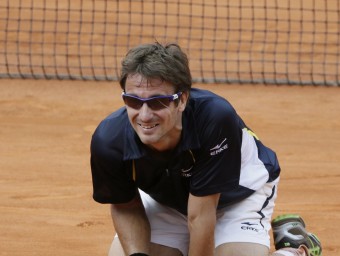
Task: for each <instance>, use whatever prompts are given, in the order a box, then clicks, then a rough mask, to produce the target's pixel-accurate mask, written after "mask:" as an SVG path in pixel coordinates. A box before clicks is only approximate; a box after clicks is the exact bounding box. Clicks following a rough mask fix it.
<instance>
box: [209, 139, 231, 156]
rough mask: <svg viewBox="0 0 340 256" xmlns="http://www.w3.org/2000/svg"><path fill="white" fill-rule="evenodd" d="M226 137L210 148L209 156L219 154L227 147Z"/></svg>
mask: <svg viewBox="0 0 340 256" xmlns="http://www.w3.org/2000/svg"><path fill="white" fill-rule="evenodd" d="M226 141H227V138H224V140H223V141H222V142H221V143H220V144H217V145H216V146H215V147H213V148H211V149H210V155H211V156H215V155H218V154H220V153H221V152H222V151H223V150H225V149H227V148H228V144H227V142H226Z"/></svg>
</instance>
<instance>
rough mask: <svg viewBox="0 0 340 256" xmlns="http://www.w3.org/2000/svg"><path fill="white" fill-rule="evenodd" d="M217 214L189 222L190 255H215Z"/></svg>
mask: <svg viewBox="0 0 340 256" xmlns="http://www.w3.org/2000/svg"><path fill="white" fill-rule="evenodd" d="M215 224H216V218H215V216H212V217H211V216H209V217H208V218H204V219H202V218H199V217H198V218H196V219H194V220H191V221H190V222H189V231H190V245H189V256H201V255H202V256H203V255H204V256H213V255H214V250H215V239H214V233H215Z"/></svg>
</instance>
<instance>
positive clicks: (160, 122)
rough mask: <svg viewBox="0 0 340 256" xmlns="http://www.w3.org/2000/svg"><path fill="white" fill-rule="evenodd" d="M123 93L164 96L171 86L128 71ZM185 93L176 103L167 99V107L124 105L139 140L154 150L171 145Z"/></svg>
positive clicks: (177, 130) (178, 130)
mask: <svg viewBox="0 0 340 256" xmlns="http://www.w3.org/2000/svg"><path fill="white" fill-rule="evenodd" d="M125 93H126V94H130V95H134V96H137V97H140V98H150V97H154V96H161V95H163V96H168V95H173V94H175V93H177V92H175V88H174V86H173V85H172V84H171V83H169V82H165V81H162V80H160V79H148V80H147V79H145V78H144V77H143V76H141V75H139V74H135V75H129V76H128V77H127V79H126V83H125ZM186 101H187V94H183V95H181V96H180V100H179V102H178V105H177V104H175V102H171V103H170V105H169V106H168V107H164V108H162V109H159V110H152V109H151V108H150V107H149V106H148V105H147V104H146V103H144V104H143V105H142V107H141V108H140V109H134V108H131V107H129V106H126V109H127V113H128V116H129V120H130V123H131V125H132V127H133V128H134V130H135V131H136V133H137V135H138V136H139V138H140V140H141V141H142V142H143V143H144V144H145V145H147V146H149V147H150V148H153V149H155V150H158V151H165V150H171V149H173V148H174V147H175V146H176V145H177V143H178V142H179V139H180V136H181V130H182V113H183V111H184V109H185V104H186Z"/></svg>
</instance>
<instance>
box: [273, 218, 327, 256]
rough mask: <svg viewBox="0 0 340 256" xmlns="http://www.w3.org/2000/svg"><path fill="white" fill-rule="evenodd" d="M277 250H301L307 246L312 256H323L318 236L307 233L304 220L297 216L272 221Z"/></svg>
mask: <svg viewBox="0 0 340 256" xmlns="http://www.w3.org/2000/svg"><path fill="white" fill-rule="evenodd" d="M272 228H273V234H274V244H275V249H276V250H278V249H281V248H285V247H291V248H299V246H300V245H302V244H303V245H305V246H306V247H307V248H308V252H309V254H310V256H321V255H322V248H321V242H320V240H319V239H318V238H317V236H316V235H314V234H312V233H308V232H307V231H306V229H305V228H306V225H305V222H304V221H303V219H302V218H301V217H300V216H299V215H296V214H285V215H280V216H278V217H276V218H275V219H274V220H272Z"/></svg>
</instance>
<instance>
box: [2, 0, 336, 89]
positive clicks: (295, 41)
mask: <svg viewBox="0 0 340 256" xmlns="http://www.w3.org/2000/svg"><path fill="white" fill-rule="evenodd" d="M339 13H340V3H339V0H236V1H235V0H168V1H165V0H157V1H156V0H143V1H138V0H129V1H127V0H119V1H118V0H116V1H111V0H3V1H1V2H0V29H1V30H0V77H1V78H35V79H39V78H44V79H83V80H116V79H117V78H118V77H119V72H120V62H121V59H122V58H123V57H124V55H125V54H126V52H127V50H128V49H129V48H131V47H133V46H136V45H138V44H140V43H149V42H154V41H156V40H157V41H158V42H161V43H165V42H177V43H179V44H180V45H181V47H182V48H183V49H184V51H185V52H186V53H187V54H188V56H189V59H190V68H191V71H192V76H193V79H194V81H195V82H201V83H261V84H312V85H333V86H339V85H340V42H339V35H340V21H339V16H340V14H339Z"/></svg>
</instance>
